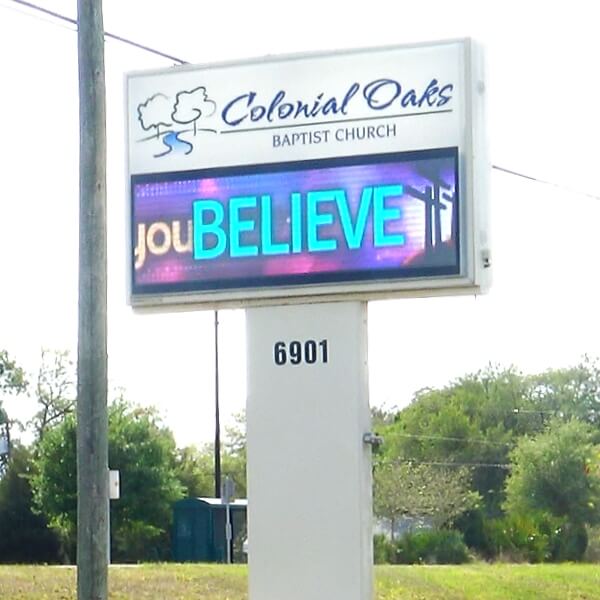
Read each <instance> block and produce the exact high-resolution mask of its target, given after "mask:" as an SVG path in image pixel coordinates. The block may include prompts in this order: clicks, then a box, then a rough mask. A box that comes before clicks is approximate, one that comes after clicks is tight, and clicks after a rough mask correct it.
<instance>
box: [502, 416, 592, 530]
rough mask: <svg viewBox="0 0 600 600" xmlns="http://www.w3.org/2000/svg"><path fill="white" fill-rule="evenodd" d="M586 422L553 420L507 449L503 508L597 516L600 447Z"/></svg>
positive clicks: (571, 518)
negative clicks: (508, 471)
mask: <svg viewBox="0 0 600 600" xmlns="http://www.w3.org/2000/svg"><path fill="white" fill-rule="evenodd" d="M593 436H594V431H593V429H592V428H591V426H589V425H586V424H585V423H582V422H580V421H577V420H571V421H568V422H566V423H564V422H562V421H560V420H558V419H557V420H554V421H552V422H551V423H550V425H549V427H548V430H547V431H546V432H544V433H542V434H540V435H538V436H536V437H534V438H529V437H526V438H523V439H522V440H520V442H519V444H518V445H517V447H516V448H515V450H514V451H513V452H512V454H511V459H512V462H513V469H512V471H511V475H510V477H509V478H508V480H507V483H506V504H505V506H506V509H507V510H508V512H509V513H512V514H523V513H527V512H532V511H533V512H536V511H546V512H549V513H550V514H552V515H554V516H557V517H564V518H565V519H566V520H567V521H568V522H569V523H573V524H584V523H589V524H594V523H598V522H600V447H599V446H595V445H593V443H592V439H593Z"/></svg>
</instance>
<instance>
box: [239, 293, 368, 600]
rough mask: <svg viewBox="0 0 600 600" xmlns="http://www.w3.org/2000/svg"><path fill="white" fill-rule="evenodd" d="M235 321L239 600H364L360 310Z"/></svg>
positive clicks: (295, 311)
mask: <svg viewBox="0 0 600 600" xmlns="http://www.w3.org/2000/svg"><path fill="white" fill-rule="evenodd" d="M246 319H247V344H248V346H247V356H248V367H247V368H248V403H247V409H246V410H247V427H248V498H249V502H248V540H249V548H250V550H249V556H248V562H249V591H250V596H249V597H250V599H251V600H308V599H310V600H368V599H370V598H371V597H372V562H373V561H372V533H371V518H372V511H371V470H370V468H371V461H370V458H371V457H370V452H371V451H370V448H369V446H368V445H366V444H365V443H364V442H363V435H364V434H365V433H367V432H368V431H369V430H370V413H369V402H368V382H367V311H366V303H359V302H354V303H339V304H338V303H335V304H311V305H298V306H288V307H277V308H256V309H249V310H248V311H247V313H246Z"/></svg>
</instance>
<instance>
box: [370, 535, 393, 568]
mask: <svg viewBox="0 0 600 600" xmlns="http://www.w3.org/2000/svg"><path fill="white" fill-rule="evenodd" d="M393 559H394V544H393V543H392V542H391V541H390V540H388V539H387V537H386V536H385V535H383V534H382V533H378V534H376V535H374V536H373V562H374V563H375V564H376V565H383V564H389V563H391V562H393Z"/></svg>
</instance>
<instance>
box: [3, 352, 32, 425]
mask: <svg viewBox="0 0 600 600" xmlns="http://www.w3.org/2000/svg"><path fill="white" fill-rule="evenodd" d="M26 388H27V379H26V377H25V372H24V371H23V369H22V368H21V367H19V366H18V365H17V363H16V362H15V361H14V360H12V359H11V358H10V356H9V355H8V352H6V350H0V392H5V393H9V394H18V393H21V392H24V391H25V389H26ZM0 401H1V398H0ZM0 422H2V421H0Z"/></svg>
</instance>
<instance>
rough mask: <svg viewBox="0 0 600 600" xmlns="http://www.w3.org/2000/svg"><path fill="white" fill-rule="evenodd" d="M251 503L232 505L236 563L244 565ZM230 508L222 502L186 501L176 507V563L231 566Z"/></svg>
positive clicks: (195, 499) (174, 552) (216, 500)
mask: <svg viewBox="0 0 600 600" xmlns="http://www.w3.org/2000/svg"><path fill="white" fill-rule="evenodd" d="M247 506H248V501H247V500H245V499H241V500H235V501H234V502H231V503H230V504H229V508H230V511H231V525H232V552H231V556H232V561H233V562H244V561H245V555H244V553H243V551H242V544H243V542H244V539H245V538H246V535H247V534H246V531H247V528H246V510H247ZM226 518H227V517H226V506H225V504H223V503H222V501H221V499H220V498H185V499H183V500H179V501H178V502H176V503H175V505H174V507H173V537H172V540H173V541H172V551H173V559H174V560H175V561H176V562H223V563H224V562H227V542H226V533H225V532H226Z"/></svg>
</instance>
